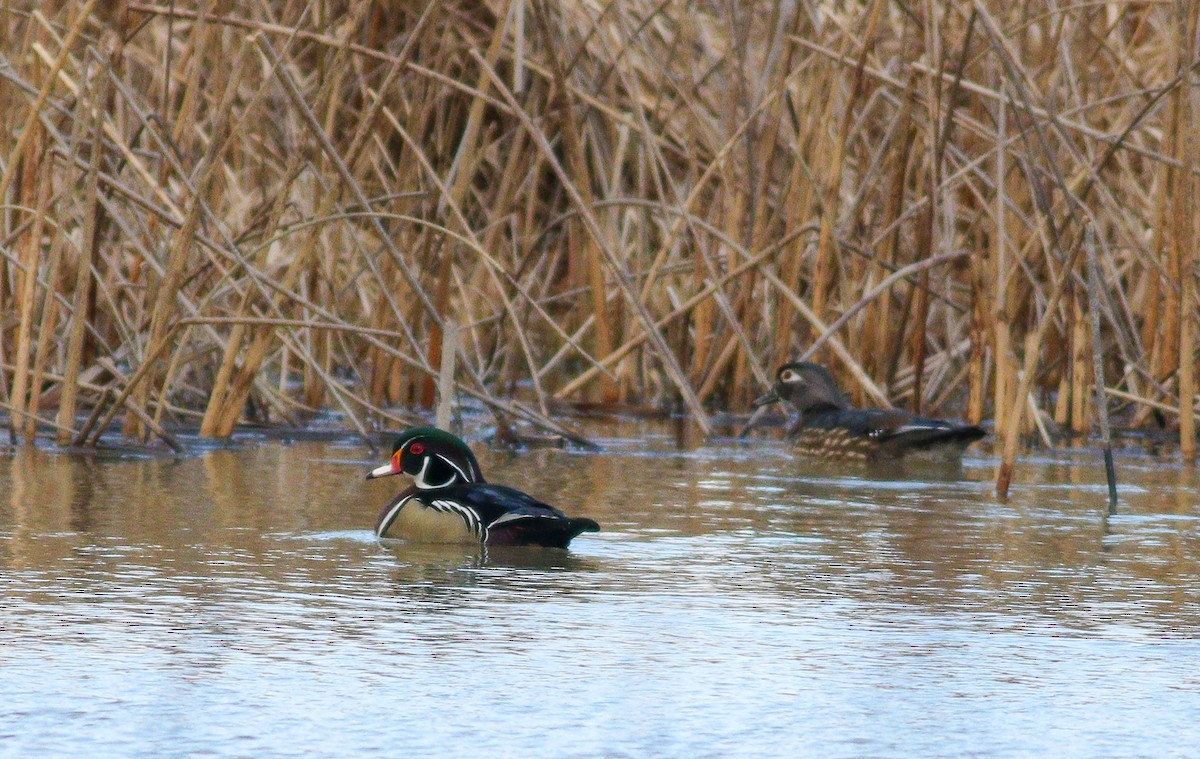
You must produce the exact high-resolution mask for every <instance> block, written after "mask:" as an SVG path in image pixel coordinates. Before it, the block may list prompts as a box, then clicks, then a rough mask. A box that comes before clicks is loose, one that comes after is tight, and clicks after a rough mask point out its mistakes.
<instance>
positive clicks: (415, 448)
mask: <svg viewBox="0 0 1200 759" xmlns="http://www.w3.org/2000/svg"><path fill="white" fill-rule="evenodd" d="M408 452H409V453H411V454H413V455H414V456H420V455H421V454H422V453H424V452H425V444H424V443H413V444H412V445H410V446H409V447H408Z"/></svg>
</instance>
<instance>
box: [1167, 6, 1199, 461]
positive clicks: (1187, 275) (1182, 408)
mask: <svg viewBox="0 0 1200 759" xmlns="http://www.w3.org/2000/svg"><path fill="white" fill-rule="evenodd" d="M1185 5H1186V15H1185V16H1184V18H1182V19H1180V20H1179V21H1180V27H1181V28H1182V29H1183V33H1184V35H1185V37H1186V39H1185V44H1184V45H1183V46H1182V47H1183V49H1184V50H1185V51H1186V53H1185V56H1186V57H1185V59H1184V65H1185V66H1186V67H1187V70H1186V71H1185V72H1181V73H1182V74H1184V79H1183V81H1182V83H1181V86H1180V111H1181V114H1180V121H1181V122H1182V123H1183V134H1182V135H1181V138H1182V143H1183V145H1182V147H1183V151H1182V158H1183V165H1184V170H1183V171H1180V172H1178V177H1179V180H1178V189H1177V191H1176V193H1175V198H1174V202H1175V214H1174V219H1173V221H1174V224H1173V227H1174V230H1173V231H1174V233H1175V235H1174V236H1175V240H1176V245H1175V246H1174V248H1175V250H1176V251H1177V256H1178V272H1179V314H1178V321H1179V365H1178V366H1179V450H1180V454H1181V457H1182V458H1183V461H1184V463H1186V464H1194V463H1195V462H1196V406H1195V404H1196V358H1195V349H1196V310H1197V303H1196V299H1195V293H1196V266H1195V261H1196V257H1197V255H1196V242H1197V235H1196V214H1197V211H1198V210H1200V204H1198V203H1197V197H1196V196H1197V193H1198V192H1200V188H1198V187H1197V182H1196V180H1195V178H1194V177H1193V176H1192V169H1193V168H1194V166H1195V164H1196V150H1197V149H1200V124H1197V123H1196V121H1197V117H1198V116H1200V114H1197V113H1196V112H1195V109H1194V107H1193V104H1194V103H1195V100H1194V89H1195V85H1196V83H1197V77H1196V72H1195V69H1194V68H1193V67H1192V61H1194V60H1195V59H1196V55H1197V45H1198V44H1200V43H1198V41H1197V39H1196V37H1197V35H1198V34H1200V4H1197V3H1188V4H1185ZM1181 11H1183V9H1182V8H1181Z"/></svg>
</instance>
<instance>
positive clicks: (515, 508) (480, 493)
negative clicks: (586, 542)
mask: <svg viewBox="0 0 1200 759" xmlns="http://www.w3.org/2000/svg"><path fill="white" fill-rule="evenodd" d="M437 497H438V498H443V499H446V500H453V501H455V502H457V503H460V504H462V505H463V506H466V507H467V508H469V509H470V510H471V511H473V512H475V513H476V514H478V516H479V520H480V522H481V523H482V524H483V526H484V536H485V538H484V539H485V542H487V543H488V544H489V545H538V546H545V547H547V548H566V547H567V545H568V544H569V543H570V542H571V540H572V539H573V538H574V537H575V536H576V535H578V534H579V533H581V532H596V531H598V530H599V529H600V525H598V524H596V523H595V522H594V521H592V520H591V519H585V518H571V517H569V516H567V515H566V514H564V513H563V512H562V511H560V510H558V509H556V508H554V507H553V506H551V505H550V504H548V503H543V502H541V501H539V500H538V499H536V498H534V497H533V496H531V495H529V494H528V493H523V492H521V491H520V490H517V489H516V488H510V487H506V486H504V485H492V484H488V483H476V484H472V483H464V484H460V485H457V486H455V487H451V488H446V489H445V492H444V493H441V492H439V494H438V496H437Z"/></svg>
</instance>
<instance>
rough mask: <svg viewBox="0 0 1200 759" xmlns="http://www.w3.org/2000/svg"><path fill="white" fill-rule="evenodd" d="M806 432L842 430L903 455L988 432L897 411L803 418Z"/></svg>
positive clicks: (962, 441) (833, 413)
mask: <svg viewBox="0 0 1200 759" xmlns="http://www.w3.org/2000/svg"><path fill="white" fill-rule="evenodd" d="M800 426H802V427H803V428H807V429H814V428H815V429H827V430H834V429H844V430H846V431H847V432H848V433H849V434H851V435H853V436H855V437H863V438H869V439H871V440H873V441H875V442H876V443H877V444H878V445H879V447H880V450H881V451H885V452H890V453H894V454H897V455H899V454H902V453H904V452H905V451H911V450H922V449H925V448H930V447H934V446H940V445H958V446H962V447H966V446H967V445H969V444H971V443H973V442H974V441H976V440H979V439H980V438H982V437H984V436H985V435H986V434H987V433H986V432H984V430H983V428H981V427H977V426H975V425H973V424H966V423H964V422H958V421H952V420H948V419H932V418H929V417H924V416H916V415H915V414H910V413H908V412H906V411H901V410H899V409H882V408H866V409H842V410H830V411H824V412H821V413H818V414H812V415H805V416H804V418H803V419H802V420H801V425H800Z"/></svg>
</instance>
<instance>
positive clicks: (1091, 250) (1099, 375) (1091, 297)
mask: <svg viewBox="0 0 1200 759" xmlns="http://www.w3.org/2000/svg"><path fill="white" fill-rule="evenodd" d="M1086 244H1087V270H1088V278H1087V281H1088V310H1089V311H1091V314H1092V370H1093V371H1094V372H1095V381H1096V414H1097V415H1098V416H1099V417H1100V436H1101V438H1102V439H1103V440H1104V475H1105V477H1107V478H1108V513H1109V514H1115V513H1117V468H1116V465H1115V464H1114V463H1113V452H1112V433H1111V432H1110V431H1109V427H1108V396H1107V395H1106V394H1105V392H1104V352H1103V351H1102V350H1101V346H1100V287H1101V283H1100V267H1099V266H1098V265H1097V263H1096V228H1095V227H1094V226H1092V225H1091V224H1089V225H1088V228H1087V243H1086Z"/></svg>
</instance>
